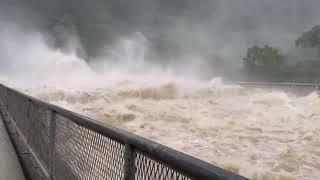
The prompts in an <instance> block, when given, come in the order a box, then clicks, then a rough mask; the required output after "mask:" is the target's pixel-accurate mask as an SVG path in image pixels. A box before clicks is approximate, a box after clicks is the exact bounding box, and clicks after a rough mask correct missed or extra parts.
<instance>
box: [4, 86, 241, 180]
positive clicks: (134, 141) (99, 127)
mask: <svg viewBox="0 0 320 180" xmlns="http://www.w3.org/2000/svg"><path fill="white" fill-rule="evenodd" d="M1 86H3V87H5V88H7V89H8V90H10V91H11V92H14V93H15V94H18V95H21V96H23V97H25V98H27V99H28V100H30V101H32V102H34V103H36V104H39V105H42V106H44V107H45V108H48V109H50V110H53V111H55V112H56V113H58V114H59V115H62V116H64V117H66V118H68V119H70V120H71V121H73V122H74V123H76V124H78V125H80V126H82V127H85V128H88V129H90V130H93V131H95V132H97V133H99V134H101V135H104V136H107V137H108V138H111V139H113V140H115V141H117V142H119V143H122V144H126V145H130V146H132V147H133V148H134V149H137V150H138V151H140V152H142V153H145V154H147V155H149V156H150V157H152V158H153V159H155V160H157V161H159V162H162V163H164V164H166V165H167V166H168V167H170V168H173V169H175V170H177V171H179V172H181V173H183V174H185V175H186V176H189V177H191V178H195V179H218V180H242V179H243V180H244V179H247V178H245V177H241V176H239V175H236V174H234V173H232V172H229V171H226V170H224V169H222V168H219V167H216V166H214V165H212V164H209V163H207V162H204V161H201V160H199V159H197V158H194V157H192V156H189V155H187V154H184V153H182V152H179V151H176V150H174V149H171V148H169V147H166V146H164V145H161V144H158V143H156V142H153V141H151V140H148V139H145V138H143V137H141V136H138V135H135V134H133V133H130V132H126V131H124V130H121V129H118V128H116V127H113V126H110V125H107V124H104V123H101V122H99V121H96V120H94V119H91V118H88V117H85V116H82V115H80V114H77V113H74V112H71V111H69V110H66V109H64V108H61V107H58V106H56V105H53V104H50V103H46V102H44V101H41V100H39V99H36V98H34V97H31V96H29V95H27V94H25V93H22V92H20V91H17V90H15V89H13V88H9V87H7V86H4V85H3V84H1Z"/></svg>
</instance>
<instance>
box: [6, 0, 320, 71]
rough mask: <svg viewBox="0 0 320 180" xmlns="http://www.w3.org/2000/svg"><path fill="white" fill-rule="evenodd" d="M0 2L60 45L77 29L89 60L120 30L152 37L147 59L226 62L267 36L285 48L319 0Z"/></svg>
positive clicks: (10, 17)
mask: <svg viewBox="0 0 320 180" xmlns="http://www.w3.org/2000/svg"><path fill="white" fill-rule="evenodd" d="M0 3H1V17H0V21H2V22H3V21H11V22H15V23H17V24H20V25H22V26H24V27H28V28H29V29H33V30H37V31H39V32H41V33H43V34H45V35H46V36H48V39H49V44H50V42H52V41H54V43H53V44H54V45H53V46H57V47H56V48H64V47H65V46H63V44H64V43H65V42H64V39H65V34H67V35H68V34H73V35H76V36H77V37H78V38H79V42H80V45H81V47H82V51H83V52H82V53H80V56H83V57H85V58H86V59H88V60H91V59H95V57H98V56H102V55H103V53H104V51H105V49H106V48H108V45H110V44H112V43H113V42H114V41H115V40H116V39H117V38H118V37H123V36H128V35H130V34H132V33H135V32H141V33H143V35H144V36H145V37H146V38H147V39H148V40H149V42H150V44H149V45H150V59H154V60H155V61H161V62H162V63H170V62H172V61H175V60H176V59H179V58H180V59H181V57H183V56H185V55H186V54H193V55H194V54H196V55H197V56H202V57H204V58H207V59H208V63H209V64H210V63H211V61H213V64H214V63H218V64H220V65H221V64H224V63H223V62H228V66H229V64H230V63H231V64H233V65H235V66H236V65H239V64H241V57H242V56H243V55H244V54H245V51H246V48H247V47H249V46H252V45H254V44H258V45H262V44H270V45H273V46H276V47H281V48H283V49H289V48H290V47H291V46H292V44H293V42H294V40H295V38H296V37H297V36H298V35H299V34H300V33H301V32H302V31H304V30H306V29H307V28H310V27H312V26H313V25H316V24H320V11H318V7H320V1H319V0H304V1H301V0H200V1H194V0H90V1H89V0H67V1H66V0H54V1H53V0H29V1H25V0H1V2H0ZM57 26H58V28H57ZM61 27H63V28H61ZM1 28H4V27H3V26H2V27H1ZM60 34H63V35H60ZM60 36H61V37H60ZM51 45H52V44H51ZM185 61H187V60H185ZM229 62H230V63H229ZM186 63H187V62H186Z"/></svg>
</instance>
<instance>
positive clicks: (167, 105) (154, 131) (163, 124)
mask: <svg viewBox="0 0 320 180" xmlns="http://www.w3.org/2000/svg"><path fill="white" fill-rule="evenodd" d="M55 57H56V55H54V56H53V57H52V58H53V59H54V58H55ZM58 58H59V57H58ZM37 65H39V64H37ZM39 66H41V67H35V69H40V70H41V69H42V70H43V69H45V71H40V70H39V72H37V71H32V72H33V75H34V76H36V77H37V81H34V80H33V81H27V80H26V79H22V80H20V81H19V82H23V84H21V83H17V82H18V80H17V81H14V80H12V78H5V77H2V78H1V81H2V83H4V84H6V85H9V86H12V87H15V88H17V89H19V90H22V91H24V92H26V93H28V94H31V95H33V96H35V97H37V98H40V99H42V100H44V101H47V102H50V103H53V104H56V105H59V106H62V107H65V108H67V109H69V110H72V111H75V112H78V113H80V114H83V115H86V116H89V117H92V118H94V119H97V120H99V121H102V122H104V123H107V124H110V125H113V126H116V127H119V128H122V129H125V130H127V131H130V132H132V133H136V134H138V135H141V136H143V137H146V138H149V139H151V140H153V141H156V142H159V143H162V144H164V145H167V146H169V147H172V148H174V149H176V150H179V151H182V152H184V153H187V154H189V155H192V156H195V157H197V158H200V159H202V160H204V161H207V162H209V163H212V164H215V165H218V166H220V167H222V168H225V169H228V170H230V171H233V172H235V173H238V174H240V175H243V176H246V177H248V178H251V179H253V180H273V179H276V180H294V179H302V180H307V179H308V180H309V179H311V180H317V179H319V177H320V98H319V96H318V95H317V94H316V93H311V94H309V95H308V96H304V97H298V96H295V95H293V94H289V93H285V92H281V91H267V90H262V89H246V88H243V87H241V86H237V85H226V84H224V83H223V81H222V80H221V79H219V78H215V79H213V80H212V81H210V82H198V81H195V80H191V79H190V80H185V79H183V78H178V77H176V76H172V75H163V74H157V73H155V74H140V75H137V76H134V75H132V74H130V75H128V76H125V73H121V72H116V71H113V72H110V73H108V74H104V75H98V74H96V73H94V72H92V71H90V69H89V68H88V67H87V66H86V65H85V63H83V62H81V61H78V60H77V59H76V58H74V57H66V58H65V60H63V61H61V62H60V61H59V62H54V63H53V64H50V63H49V64H48V65H46V64H40V65H39ZM45 67H47V68H45ZM48 67H50V68H48ZM160 77H161V78H160ZM9 80H10V81H9Z"/></svg>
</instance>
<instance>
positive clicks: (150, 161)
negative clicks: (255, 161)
mask: <svg viewBox="0 0 320 180" xmlns="http://www.w3.org/2000/svg"><path fill="white" fill-rule="evenodd" d="M0 100H1V103H2V104H1V115H2V117H3V119H4V121H5V124H6V127H7V129H8V131H9V134H10V137H11V139H12V141H13V144H14V146H15V149H16V151H17V155H18V157H19V159H20V161H21V163H22V166H23V167H24V171H25V174H26V176H27V178H29V179H56V180H63V179H68V180H72V179H90V180H91V179H124V180H133V179H136V180H140V179H141V180H147V179H148V180H153V179H155V180H162V179H163V180H166V179H168V180H169V179H170V180H187V179H199V180H205V179H212V180H227V179H229V180H242V179H246V178H244V177H241V176H238V175H236V174H233V173H231V172H228V171H226V170H223V169H221V168H218V167H216V166H213V165H211V164H208V163H206V162H203V161H200V160H198V159H196V158H193V157H191V156H188V155H186V154H183V153H181V152H178V151H175V150H173V149H171V148H168V147H165V146H163V145H160V144H157V143H155V142H152V141H150V140H147V139H144V138H142V137H140V136H137V135H134V134H131V133H128V132H126V131H123V130H120V129H117V128H115V127H112V126H109V125H106V124H103V123H100V122H97V121H95V120H92V119H90V118H87V117H84V116H81V115H79V114H76V113H73V112H70V111H68V110H65V109H63V108H60V107H57V106H54V105H51V104H48V103H45V102H42V101H40V100H37V99H35V98H33V97H30V96H27V95H25V94H23V93H21V92H18V91H16V90H13V89H11V88H7V87H5V86H3V85H1V86H0Z"/></svg>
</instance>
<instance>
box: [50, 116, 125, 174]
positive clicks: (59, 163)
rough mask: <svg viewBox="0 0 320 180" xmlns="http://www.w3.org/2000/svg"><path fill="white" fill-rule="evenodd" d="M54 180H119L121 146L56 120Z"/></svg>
mask: <svg viewBox="0 0 320 180" xmlns="http://www.w3.org/2000/svg"><path fill="white" fill-rule="evenodd" d="M55 137H56V145H55V155H54V157H55V161H56V164H55V170H54V174H55V176H56V178H57V179H97V180H98V179H110V180H111V179H123V177H124V174H123V172H124V152H125V146H123V145H122V144H120V143H118V142H116V141H113V140H111V139H109V138H107V137H105V136H102V135H100V134H98V133H96V132H94V131H91V130H89V129H87V128H84V127H81V126H79V125H77V124H75V123H73V122H72V121H70V120H69V119H67V118H65V117H63V116H61V115H57V116H56V132H55Z"/></svg>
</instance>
